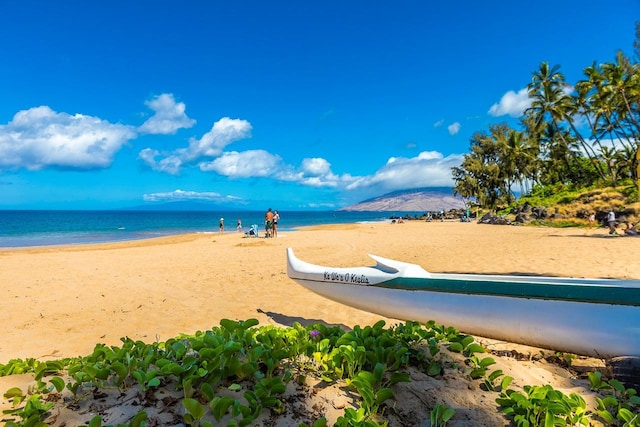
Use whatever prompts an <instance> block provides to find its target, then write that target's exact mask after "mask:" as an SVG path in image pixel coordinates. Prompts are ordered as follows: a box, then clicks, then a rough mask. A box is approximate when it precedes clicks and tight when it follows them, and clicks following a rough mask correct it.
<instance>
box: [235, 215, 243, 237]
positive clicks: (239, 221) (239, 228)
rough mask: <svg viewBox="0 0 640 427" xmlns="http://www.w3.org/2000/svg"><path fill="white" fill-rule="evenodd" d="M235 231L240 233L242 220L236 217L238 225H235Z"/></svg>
mask: <svg viewBox="0 0 640 427" xmlns="http://www.w3.org/2000/svg"><path fill="white" fill-rule="evenodd" d="M236 231H237V232H238V233H242V220H241V219H240V218H238V225H237V226H236Z"/></svg>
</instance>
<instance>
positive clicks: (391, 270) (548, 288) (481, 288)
mask: <svg viewBox="0 0 640 427" xmlns="http://www.w3.org/2000/svg"><path fill="white" fill-rule="evenodd" d="M369 256H370V257H371V258H373V259H374V260H375V261H376V265H375V266H373V267H353V268H335V267H323V266H319V265H314V264H310V263H308V262H304V261H301V260H300V259H298V258H296V256H295V255H294V253H293V250H292V249H291V248H288V249H287V274H288V275H289V277H290V278H291V279H293V280H294V281H295V282H297V283H298V284H300V285H302V286H304V287H305V288H307V289H309V290H311V291H313V292H315V293H316V294H319V295H322V296H323V297H326V298H329V299H331V300H334V301H337V302H339V303H342V304H345V305H348V306H351V307H355V308H358V309H361V310H364V311H368V312H371V313H375V314H379V315H381V316H385V317H389V318H393V319H399V320H411V321H417V322H428V321H430V320H434V321H435V322H437V323H438V324H442V325H446V326H453V327H454V328H456V329H458V330H460V331H462V332H464V333H467V334H470V335H477V336H482V337H486V338H492V339H497V340H501V341H507V342H512V343H519V344H525V345H529V346H534V347H539V348H546V349H550V350H554V351H563V352H568V353H574V354H580V355H586V356H594V357H598V358H603V359H608V358H613V357H619V356H633V357H640V280H616V279H581V278H569V277H548V276H524V275H522V276H521V275H485V274H445V273H429V272H428V271H425V270H424V269H423V268H422V267H420V266H419V265H416V264H409V263H405V262H400V261H394V260H391V259H386V258H381V257H378V256H375V255H369Z"/></svg>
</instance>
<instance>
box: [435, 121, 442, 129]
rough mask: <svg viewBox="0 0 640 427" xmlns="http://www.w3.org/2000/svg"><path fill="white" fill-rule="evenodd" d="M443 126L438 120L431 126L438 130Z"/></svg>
mask: <svg viewBox="0 0 640 427" xmlns="http://www.w3.org/2000/svg"><path fill="white" fill-rule="evenodd" d="M443 124H444V120H438V121H437V122H435V123H434V124H433V127H434V128H439V127H440V126H442V125H443Z"/></svg>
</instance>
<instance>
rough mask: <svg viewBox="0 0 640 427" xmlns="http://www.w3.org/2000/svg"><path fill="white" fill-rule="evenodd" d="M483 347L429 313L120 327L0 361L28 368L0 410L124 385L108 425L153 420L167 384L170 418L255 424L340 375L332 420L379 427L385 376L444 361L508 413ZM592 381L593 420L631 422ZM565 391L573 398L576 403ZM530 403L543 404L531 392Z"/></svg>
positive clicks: (38, 416)
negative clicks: (104, 335)
mask: <svg viewBox="0 0 640 427" xmlns="http://www.w3.org/2000/svg"><path fill="white" fill-rule="evenodd" d="M444 348H446V349H447V350H448V351H449V352H452V353H461V354H462V355H463V356H464V358H465V359H464V364H461V365H460V366H457V365H456V364H455V363H453V362H452V360H451V359H450V358H449V357H448V356H447V353H446V352H443V351H442V350H441V349H444ZM483 353H485V349H484V348H483V347H482V346H481V345H479V344H478V343H477V342H475V340H474V338H473V337H471V336H468V335H464V334H461V333H460V332H459V331H457V330H456V329H454V328H450V327H445V326H441V325H437V324H435V323H434V322H429V323H427V324H419V323H417V322H405V323H401V324H398V325H394V326H393V327H389V328H386V327H385V323H384V322H383V321H380V322H378V323H376V324H374V325H372V326H365V327H360V326H355V327H354V328H353V329H352V330H351V331H344V330H342V329H341V328H339V327H337V326H334V327H330V326H327V325H324V324H321V323H318V324H314V325H310V326H306V327H303V326H302V325H300V324H299V323H296V324H294V325H293V326H291V327H287V328H281V327H275V326H260V325H259V324H258V321H257V320H256V319H248V320H244V321H232V320H228V319H224V320H222V321H221V322H220V326H218V327H214V328H212V329H210V330H207V331H198V332H196V333H195V334H193V335H180V336H177V337H175V338H171V339H169V340H167V341H165V342H155V343H145V342H143V341H139V340H132V339H130V338H128V337H125V338H122V339H121V345H120V346H107V345H104V344H97V345H96V346H95V348H94V350H93V352H92V353H91V354H89V355H87V356H84V357H78V358H67V359H60V360H54V361H38V360H35V359H26V360H21V359H14V360H11V361H9V362H8V363H7V364H5V365H2V364H0V375H14V374H25V373H29V374H32V375H33V376H34V379H35V386H33V387H30V388H29V389H28V390H21V389H19V388H12V389H10V390H7V391H6V392H5V393H4V397H5V399H7V400H9V401H10V402H11V403H12V405H13V407H12V408H11V409H8V410H5V411H4V419H3V420H2V421H3V422H5V423H6V424H5V425H7V426H10V427H12V426H16V427H17V426H44V425H47V424H48V423H49V422H52V421H54V420H55V415H54V414H53V411H52V410H53V408H54V406H57V407H58V408H59V407H67V408H70V410H73V408H77V407H78V405H79V404H80V403H81V402H84V401H87V400H90V399H92V398H95V397H96V396H103V397H104V396H106V395H108V394H109V393H113V394H112V395H115V396H118V395H119V396H123V395H125V393H134V394H135V399H136V401H137V402H139V406H140V408H141V410H140V411H139V412H137V413H136V414H135V415H132V416H131V418H130V419H128V420H126V423H124V424H118V426H121V425H122V426H144V425H147V423H150V425H153V424H154V423H156V424H157V423H158V421H157V420H151V419H149V417H150V415H149V414H148V413H147V412H146V411H145V410H144V408H145V407H147V406H153V405H154V404H155V403H156V402H157V401H158V400H159V398H158V397H157V396H156V393H159V392H160V391H162V390H170V391H171V392H173V393H174V394H173V395H171V396H170V397H165V398H164V399H168V401H169V403H171V402H175V403H176V404H177V405H178V407H177V408H178V409H177V410H175V409H174V416H175V417H177V419H175V420H174V421H175V423H184V424H185V425H189V426H219V425H229V426H234V425H235V426H247V425H255V424H256V423H259V422H260V421H259V420H260V419H263V418H264V417H265V416H266V417H273V418H277V417H278V416H281V415H282V414H285V413H286V412H287V411H290V410H292V409H291V408H290V407H289V406H290V405H289V403H288V401H287V399H286V393H287V389H288V388H291V387H294V388H295V387H304V386H305V383H306V379H307V378H308V377H312V378H315V379H319V380H321V381H324V382H327V383H336V384H338V385H341V386H342V387H344V388H346V390H349V393H350V394H351V395H352V396H353V397H356V396H357V398H356V399H355V405H354V407H347V408H345V409H344V413H343V414H342V415H341V416H339V417H338V419H337V420H336V421H335V424H334V425H335V426H339V427H346V426H367V427H375V426H385V425H387V424H388V420H387V419H386V418H385V416H386V415H387V414H390V413H392V412H393V403H392V402H393V400H394V399H395V393H394V387H395V386H396V385H397V384H398V383H401V382H406V381H409V380H410V377H409V373H408V371H407V370H408V369H409V368H410V367H411V368H414V369H419V370H421V371H422V372H424V373H426V374H428V375H431V376H438V375H441V374H442V373H443V372H444V371H445V370H446V369H457V370H461V371H462V372H464V373H465V374H466V375H469V376H470V377H471V378H474V379H477V380H479V381H481V382H482V384H484V386H485V388H486V389H487V390H490V391H494V390H497V389H501V393H502V394H501V399H503V400H504V402H503V403H505V404H504V405H503V407H505V408H507V407H510V408H513V411H512V412H513V413H515V412H516V409H517V408H519V403H520V402H522V401H523V399H522V398H520V397H518V396H519V394H516V393H521V392H515V391H510V390H508V389H507V386H508V382H507V381H505V380H506V378H508V377H505V380H503V381H502V382H501V383H500V384H498V383H499V378H500V377H502V376H503V375H502V371H499V370H497V371H493V372H490V371H489V367H490V366H492V365H493V364H494V363H495V361H494V360H493V358H491V357H484V358H483V357H481V356H480V355H482V354H483ZM595 383H596V382H595V379H594V384H595ZM597 386H598V387H601V388H605V387H611V391H612V392H615V393H617V394H616V399H617V400H616V401H615V402H614V401H613V400H612V399H609V398H605V399H603V400H602V404H601V408H600V406H599V408H600V409H599V412H598V414H599V415H600V416H601V417H602V419H606V415H605V412H606V413H609V414H611V416H612V417H614V418H616V419H629V420H631V421H629V422H630V423H628V424H624V425H629V426H636V425H637V424H631V422H634V421H633V420H634V418H633V417H634V416H635V419H637V402H636V398H635V394H634V392H631V391H628V390H624V392H621V391H620V390H618V388H617V384H616V383H611V382H609V383H606V385H605V382H604V381H601V382H600V383H598V385H597ZM526 390H527V391H525V393H529V394H528V398H529V399H531V398H533V397H536V396H538V395H539V391H537V389H536V390H534V389H526ZM551 395H555V394H554V393H551V392H548V393H547V394H546V395H545V398H548V396H551ZM525 398H527V397H525ZM509 399H510V400H509ZM572 399H575V402H577V403H576V405H577V404H579V403H580V400H579V399H577V398H574V397H572ZM560 400H561V401H563V398H562V397H560ZM507 401H509V402H511V403H508V402H507ZM537 402H539V403H537V404H539V405H542V403H540V402H542V401H541V400H538V401H537ZM572 402H573V400H572ZM580 407H581V406H580ZM518 410H519V409H518ZM634 411H635V412H634ZM507 412H509V410H505V413H507ZM579 414H582V412H580V413H579ZM634 414H635V415H634ZM430 415H431V419H432V425H439V426H444V425H446V424H447V422H448V421H449V420H451V419H452V418H453V417H455V410H454V409H453V408H448V407H446V406H445V405H444V404H442V403H438V404H436V406H435V407H434V408H432V409H431V413H430ZM576 416H577V415H576ZM306 417H307V420H306V421H305V422H301V423H300V424H299V425H300V426H307V427H309V426H311V427H323V426H326V425H327V424H328V422H327V419H326V418H325V417H324V416H323V414H322V413H315V414H307V415H306ZM313 417H316V418H315V419H313ZM105 421H106V420H104V419H103V418H102V416H101V415H96V416H94V417H93V418H91V419H88V420H86V423H87V424H86V425H87V426H90V427H101V426H103V425H107V424H104V423H105ZM518 425H543V424H518ZM620 425H623V424H620Z"/></svg>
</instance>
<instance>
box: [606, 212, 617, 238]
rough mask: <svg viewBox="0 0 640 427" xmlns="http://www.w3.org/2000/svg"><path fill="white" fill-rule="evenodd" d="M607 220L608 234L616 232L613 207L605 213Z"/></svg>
mask: <svg viewBox="0 0 640 427" xmlns="http://www.w3.org/2000/svg"><path fill="white" fill-rule="evenodd" d="M607 222H608V223H609V234H611V235H613V234H616V214H615V212H614V211H613V209H611V210H610V211H609V213H608V214H607Z"/></svg>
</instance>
